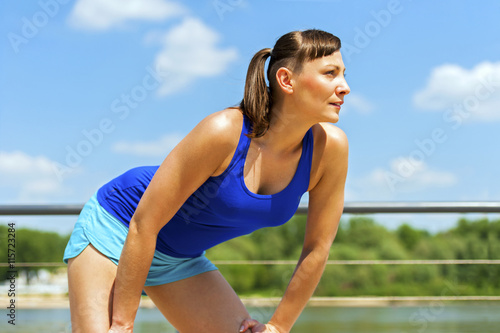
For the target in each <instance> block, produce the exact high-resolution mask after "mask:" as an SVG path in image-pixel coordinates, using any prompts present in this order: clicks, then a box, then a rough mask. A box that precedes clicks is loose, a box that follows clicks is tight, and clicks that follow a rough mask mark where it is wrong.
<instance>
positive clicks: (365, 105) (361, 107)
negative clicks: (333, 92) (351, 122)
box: [343, 93, 374, 114]
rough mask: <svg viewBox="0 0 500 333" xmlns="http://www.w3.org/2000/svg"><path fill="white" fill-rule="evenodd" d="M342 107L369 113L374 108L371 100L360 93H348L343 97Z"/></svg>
mask: <svg viewBox="0 0 500 333" xmlns="http://www.w3.org/2000/svg"><path fill="white" fill-rule="evenodd" d="M343 108H346V109H347V110H346V111H348V112H349V111H350V110H353V111H356V112H357V113H361V114H368V113H371V112H372V111H373V109H374V106H373V104H372V103H371V102H369V101H368V100H367V99H366V98H364V97H363V96H362V95H360V94H356V93H350V94H349V95H347V96H346V98H345V105H344V106H343Z"/></svg>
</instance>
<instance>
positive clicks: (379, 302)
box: [0, 294, 500, 309]
mask: <svg viewBox="0 0 500 333" xmlns="http://www.w3.org/2000/svg"><path fill="white" fill-rule="evenodd" d="M242 301H243V303H244V304H245V306H249V307H275V306H277V305H278V303H279V301H280V298H279V297H243V298H242ZM10 302H11V298H8V297H7V296H1V297H0V304H5V305H8V304H10ZM440 302H443V303H445V302H446V303H450V302H451V303H458V302H460V303H461V302H467V303H478V302H479V303H481V304H483V303H489V302H495V303H498V302H500V296H462V297H432V296H430V297H313V298H311V300H310V301H309V303H308V306H309V307H388V306H425V305H432V304H434V305H435V304H437V303H440ZM15 305H16V308H17V309H65V308H69V299H68V296H67V295H65V294H61V295H58V294H55V295H18V296H16V298H15ZM141 307H142V308H154V307H155V305H154V304H153V302H152V301H151V300H150V299H149V298H148V297H143V298H142V300H141Z"/></svg>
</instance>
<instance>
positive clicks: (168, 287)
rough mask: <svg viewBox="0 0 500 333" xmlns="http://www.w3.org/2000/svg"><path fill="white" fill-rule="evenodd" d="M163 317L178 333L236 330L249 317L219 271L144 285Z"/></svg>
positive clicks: (235, 332)
mask: <svg viewBox="0 0 500 333" xmlns="http://www.w3.org/2000/svg"><path fill="white" fill-rule="evenodd" d="M145 291H146V293H147V294H148V295H149V297H150V298H151V300H152V301H153V302H154V303H155V305H156V306H157V307H158V309H159V310H160V311H161V312H162V313H163V315H164V316H165V317H166V318H167V320H168V321H169V322H170V323H171V324H172V325H173V326H174V327H175V328H176V329H178V330H179V332H181V333H195V332H196V333H198V332H228V333H230V332H234V333H237V332H239V328H240V326H241V322H242V321H243V320H244V319H246V318H250V315H249V314H248V312H247V310H246V309H245V306H244V305H243V303H242V302H241V300H240V299H239V297H238V296H237V295H236V293H235V292H234V290H233V288H232V287H231V286H230V285H229V283H228V282H227V281H226V279H224V277H223V276H222V275H221V274H220V272H219V271H210V272H206V273H202V274H198V275H195V276H193V277H190V278H187V279H183V280H180V281H176V282H172V283H168V284H163V285H159V286H150V287H145Z"/></svg>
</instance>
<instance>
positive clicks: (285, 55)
mask: <svg viewBox="0 0 500 333" xmlns="http://www.w3.org/2000/svg"><path fill="white" fill-rule="evenodd" d="M340 45H341V44H340V39H339V38H338V37H337V36H334V35H332V34H331V33H329V32H326V31H322V30H317V29H310V30H305V31H292V32H289V33H287V34H285V35H283V36H281V37H280V38H279V39H278V40H277V41H276V44H275V45H274V47H273V49H272V55H271V49H262V50H260V51H259V52H257V53H256V54H255V55H254V56H253V58H252V60H251V61H250V65H249V66H248V72H247V78H246V82H245V92H244V94H243V100H242V101H241V103H240V109H241V112H243V114H244V115H246V116H247V117H248V118H249V119H250V120H251V122H252V132H251V133H250V134H248V135H247V136H248V137H249V138H258V137H261V136H263V135H264V134H266V132H267V130H268V129H269V126H270V124H271V108H272V103H273V100H272V94H271V88H274V87H276V72H277V70H278V69H279V68H281V67H286V68H289V69H290V70H292V71H294V72H297V73H299V72H300V71H301V68H302V64H303V63H305V62H306V61H310V60H314V59H317V58H321V57H324V56H328V55H330V54H333V53H334V52H336V51H338V50H339V49H340ZM269 57H271V60H270V61H269V66H268V69H267V78H268V79H269V81H270V82H269V85H270V87H268V86H267V84H266V72H265V67H266V60H267V58H269ZM274 93H275V92H274V91H273V94H274Z"/></svg>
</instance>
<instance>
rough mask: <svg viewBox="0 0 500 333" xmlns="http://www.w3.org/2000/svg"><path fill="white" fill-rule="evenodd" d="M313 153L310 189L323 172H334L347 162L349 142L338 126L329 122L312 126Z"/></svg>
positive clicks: (341, 168)
mask: <svg viewBox="0 0 500 333" xmlns="http://www.w3.org/2000/svg"><path fill="white" fill-rule="evenodd" d="M312 130H313V137H314V153H313V161H312V166H311V180H310V189H312V188H314V187H316V185H317V184H318V183H319V181H320V179H322V178H323V175H325V174H336V173H337V172H338V171H342V170H343V169H344V168H345V167H346V164H347V160H348V152H349V144H348V141H347V136H346V134H345V133H344V131H342V130H341V129H340V128H338V127H337V126H335V125H333V124H330V123H318V124H316V125H314V126H313V128H312Z"/></svg>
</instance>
